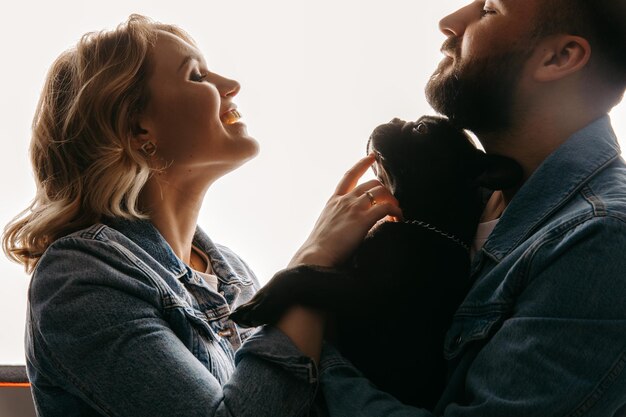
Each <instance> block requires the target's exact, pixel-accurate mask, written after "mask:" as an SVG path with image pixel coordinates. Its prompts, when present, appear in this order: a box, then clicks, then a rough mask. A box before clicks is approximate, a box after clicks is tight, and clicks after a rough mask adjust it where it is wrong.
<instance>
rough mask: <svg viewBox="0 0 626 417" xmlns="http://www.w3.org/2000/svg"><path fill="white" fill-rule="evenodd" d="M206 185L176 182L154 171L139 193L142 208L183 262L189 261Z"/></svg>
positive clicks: (206, 188) (187, 262)
mask: <svg viewBox="0 0 626 417" xmlns="http://www.w3.org/2000/svg"><path fill="white" fill-rule="evenodd" d="M207 190H208V185H207V184H204V185H203V186H195V187H194V186H193V184H191V185H190V184H175V183H172V182H171V181H169V180H168V179H167V178H166V177H164V176H161V175H159V174H155V175H154V176H153V177H152V178H150V180H148V182H147V183H146V185H145V186H144V189H143V190H142V193H141V199H140V201H141V208H142V210H143V211H144V212H147V213H148V214H149V216H150V220H151V221H152V223H153V224H154V226H155V227H156V228H157V230H158V231H159V233H161V235H162V236H163V238H164V239H165V240H166V241H167V243H168V244H169V245H170V246H171V247H172V250H173V251H174V253H175V254H176V256H178V257H179V258H180V259H181V260H182V261H183V262H185V263H186V264H187V265H190V263H191V262H190V256H191V253H192V249H191V248H192V242H193V237H194V234H195V231H196V224H197V221H198V215H199V213H200V207H201V206H202V201H203V199H204V196H205V194H206V191H207Z"/></svg>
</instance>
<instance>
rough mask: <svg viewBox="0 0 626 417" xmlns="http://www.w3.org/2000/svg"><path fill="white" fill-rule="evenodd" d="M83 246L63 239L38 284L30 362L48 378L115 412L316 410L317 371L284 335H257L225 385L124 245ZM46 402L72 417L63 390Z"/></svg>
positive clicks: (235, 413) (105, 410)
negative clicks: (191, 346)
mask: <svg viewBox="0 0 626 417" xmlns="http://www.w3.org/2000/svg"><path fill="white" fill-rule="evenodd" d="M80 243H81V244H77V243H76V242H74V241H73V239H63V241H59V242H57V243H55V245H54V247H52V248H51V249H50V251H51V252H49V253H47V254H46V256H45V258H42V261H41V262H42V264H41V265H39V267H38V271H39V272H38V274H37V275H36V276H35V277H33V281H32V284H31V290H30V329H29V336H28V337H30V338H31V341H30V342H29V345H30V346H28V349H30V350H31V351H33V352H34V353H30V354H28V356H29V358H28V359H29V362H30V364H31V366H33V367H34V368H35V369H37V371H38V372H37V375H41V377H42V380H48V381H54V383H55V385H61V386H62V388H63V391H64V392H69V393H71V394H72V395H73V397H75V398H78V399H80V401H81V402H82V403H83V404H87V405H88V406H89V407H90V408H92V409H94V410H97V412H98V413H100V414H101V415H107V416H116V417H121V416H133V417H136V416H157V415H158V416H186V417H192V416H198V417H199V416H203V417H206V416H251V417H252V416H254V417H259V416H268V417H269V416H271V417H277V416H289V417H292V416H301V415H306V414H307V412H308V408H309V406H310V404H311V403H312V401H313V398H314V396H315V392H316V389H317V368H316V365H315V364H314V363H313V361H312V360H311V359H309V358H308V357H305V356H303V355H302V354H301V353H300V351H299V350H298V349H297V348H296V347H295V346H294V345H293V344H292V343H291V341H290V340H289V339H288V338H287V337H286V336H285V335H284V334H282V333H281V332H280V331H278V330H277V329H274V328H265V329H261V330H260V331H259V332H258V333H257V334H255V335H253V336H251V337H250V338H249V339H250V340H249V341H247V342H246V343H245V344H244V345H243V346H242V347H241V348H240V350H239V351H238V353H237V356H236V369H235V371H234V374H233V375H232V377H231V378H230V379H229V381H228V382H227V383H226V384H224V385H223V386H220V384H218V382H217V380H216V379H215V378H214V377H213V376H212V374H211V373H210V372H209V371H208V370H207V368H206V367H205V366H204V365H203V364H202V363H200V361H199V360H198V359H197V358H196V357H195V356H194V355H193V354H192V353H191V352H190V351H189V350H188V349H187V348H186V347H185V345H184V344H183V343H182V342H181V340H180V339H179V337H178V336H177V335H176V334H174V333H173V331H172V330H171V328H170V327H169V326H168V323H167V322H166V321H165V320H164V318H163V317H164V315H165V314H168V313H167V312H166V311H163V308H162V302H161V295H160V294H159V293H158V291H159V290H158V289H157V288H155V286H153V285H150V283H149V280H148V279H147V278H146V277H145V274H142V272H141V270H140V269H139V268H137V267H136V266H135V265H133V263H132V262H130V261H129V259H127V258H125V256H124V253H123V251H119V250H116V249H115V247H114V246H113V245H110V244H106V243H103V242H98V241H91V242H89V245H85V244H84V242H80ZM210 360H228V359H224V358H222V359H220V358H210ZM35 382H37V381H35ZM35 385H36V384H35ZM48 392H50V390H48ZM46 400H49V402H50V403H49V404H47V405H46V404H42V405H43V407H44V408H46V409H47V410H49V411H50V413H49V414H46V415H64V416H65V415H69V414H65V413H63V412H59V411H58V410H59V409H60V408H62V406H63V405H62V404H56V405H55V404H54V402H55V401H56V399H55V398H54V395H51V396H50V397H49V398H47V399H46V398H44V399H43V401H44V402H45V401H46ZM65 405H66V406H67V404H65ZM72 407H73V406H71V405H70V406H68V407H67V408H68V409H73V408H72ZM55 408H56V409H57V411H56V414H55V411H54V409H55ZM89 415H91V414H89Z"/></svg>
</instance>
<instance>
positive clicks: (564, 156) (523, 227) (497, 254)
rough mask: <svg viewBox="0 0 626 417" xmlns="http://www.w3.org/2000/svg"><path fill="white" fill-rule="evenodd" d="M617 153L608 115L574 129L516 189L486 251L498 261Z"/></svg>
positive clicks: (617, 156)
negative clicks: (573, 132) (577, 129)
mask: <svg viewBox="0 0 626 417" xmlns="http://www.w3.org/2000/svg"><path fill="white" fill-rule="evenodd" d="M619 155H620V149H619V144H618V142H617V137H616V136H615V133H614V132H613V129H612V127H611V122H610V119H609V116H604V117H602V118H600V119H598V120H596V121H595V122H593V123H591V124H590V125H588V126H587V127H585V128H584V129H582V130H580V131H578V132H576V133H575V134H574V135H572V136H571V137H570V138H569V139H568V140H567V141H566V142H565V143H564V144H563V145H561V146H560V147H559V148H558V149H557V150H556V151H554V152H553V153H552V154H551V155H550V156H549V157H548V158H547V159H546V160H545V161H544V162H543V163H542V164H541V165H540V167H539V168H538V169H537V170H536V171H535V173H534V174H533V175H532V176H531V177H530V178H529V179H528V180H527V181H526V183H525V184H524V185H523V186H522V188H521V189H520V190H519V191H518V192H517V194H516V195H515V197H514V198H513V200H512V201H511V203H510V204H509V206H508V207H507V209H506V211H505V212H504V215H503V216H502V218H501V219H500V221H499V222H498V224H497V226H496V228H495V229H494V231H493V232H492V233H491V235H490V236H489V239H488V241H487V242H486V243H485V246H484V247H483V251H484V252H485V254H486V255H487V256H489V257H490V258H492V259H493V260H494V261H496V262H500V261H501V260H502V259H503V258H504V257H505V256H506V255H508V254H509V253H510V252H511V251H513V249H515V248H516V247H517V246H519V245H520V244H521V243H522V242H523V241H524V240H526V239H527V238H528V237H529V236H530V235H531V234H532V233H534V232H535V231H536V230H537V229H538V228H539V227H540V226H541V225H542V224H543V223H544V222H545V221H546V220H547V219H548V218H549V217H550V216H551V215H552V214H553V213H554V212H555V211H557V210H558V209H559V208H560V207H562V206H563V205H564V204H565V203H567V202H568V201H569V200H570V199H571V198H572V197H573V196H574V195H575V194H576V192H578V191H579V190H580V189H581V188H582V187H583V186H584V185H585V184H586V183H587V182H588V181H589V180H590V179H591V178H592V177H593V176H594V175H596V174H597V173H598V172H600V171H602V170H603V169H604V168H605V167H606V166H607V165H608V164H610V163H611V162H612V161H614V160H615V159H617V158H619Z"/></svg>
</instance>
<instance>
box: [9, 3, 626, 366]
mask: <svg viewBox="0 0 626 417" xmlns="http://www.w3.org/2000/svg"><path fill="white" fill-rule="evenodd" d="M468 1H469V0H468ZM464 3H465V2H464V1H462V0H438V1H436V2H423V1H420V0H385V1H381V0H315V1H298V0H263V1H258V0H238V1H227V0H222V1H219V2H218V1H215V0H204V1H202V2H199V1H147V0H132V1H131V0H107V1H99V2H80V3H79V2H71V1H67V0H65V1H63V0H57V1H53V2H48V1H45V2H44V1H41V2H40V3H39V4H37V3H36V2H35V3H34V2H33V1H30V2H8V4H9V5H10V6H8V5H7V3H4V4H3V10H2V16H3V19H2V24H1V25H0V46H1V49H0V51H1V52H0V53H1V54H2V64H1V65H0V141H2V152H0V175H1V178H2V187H3V188H2V197H0V198H1V204H0V224H2V225H4V224H6V223H7V222H8V221H9V219H10V218H12V217H13V216H14V215H15V214H17V213H18V212H19V211H21V210H22V209H24V208H25V207H26V206H27V204H28V203H29V201H30V200H31V198H32V196H33V195H34V186H33V180H32V174H31V168H30V163H29V161H28V157H27V153H28V143H29V138H30V136H29V135H30V123H31V118H32V115H33V112H34V109H35V105H36V102H37V99H38V96H39V92H40V90H41V88H42V85H43V80H44V77H45V74H46V71H47V69H48V67H49V66H50V64H51V63H52V61H53V60H54V59H55V58H56V56H58V54H59V53H60V52H62V51H63V50H65V49H67V48H69V47H71V46H72V45H74V44H75V43H76V41H77V40H78V39H79V37H80V35H82V34H83V33H85V32H88V31H93V30H101V29H110V28H112V27H114V26H115V25H117V24H118V23H120V22H122V21H124V20H125V19H126V17H127V16H128V15H129V14H131V13H141V14H145V15H147V16H149V17H152V18H153V19H155V20H159V21H162V22H166V23H174V24H177V25H179V26H181V27H182V28H184V29H185V30H187V31H188V32H189V33H190V34H191V35H192V37H194V38H195V40H196V41H197V43H198V45H199V47H200V49H201V50H202V51H203V52H204V54H205V56H206V58H207V61H208V62H209V66H210V68H211V69H212V70H213V71H215V72H218V73H221V74H223V75H225V76H228V77H231V78H234V79H237V80H238V81H239V82H240V83H241V84H242V91H241V93H240V95H239V96H238V98H237V99H236V102H237V104H238V106H239V109H240V110H241V113H242V114H243V116H244V120H245V122H246V123H247V125H248V131H249V132H250V133H251V134H252V135H253V136H254V137H256V138H257V139H258V140H259V142H260V143H261V154H260V155H259V156H258V157H257V158H256V159H255V160H253V161H252V162H250V163H248V164H247V165H245V166H244V167H242V168H241V169H240V170H238V171H236V172H234V173H232V174H230V175H228V176H227V177H225V178H223V179H222V180H220V181H219V182H218V183H217V184H215V185H214V187H213V189H212V190H210V191H209V194H208V197H207V200H206V201H205V206H204V209H203V211H202V213H201V216H200V220H199V223H200V225H201V226H202V227H204V228H205V230H207V231H208V232H209V234H210V235H211V236H212V238H213V239H214V240H216V241H219V242H220V243H223V244H226V245H228V246H230V247H231V248H233V249H234V250H235V251H236V252H238V253H239V254H240V255H241V256H242V257H243V258H244V259H246V260H247V262H248V263H249V264H250V265H251V266H252V268H253V269H254V270H255V271H256V272H257V274H258V276H259V278H260V280H261V282H265V281H266V280H267V279H269V278H270V277H271V275H272V274H273V273H274V272H275V271H277V270H278V269H280V268H282V267H283V266H284V265H285V264H286V263H287V262H288V260H289V258H290V256H291V254H292V253H293V252H294V251H295V249H296V248H297V247H298V246H299V244H300V243H301V242H302V241H303V240H304V239H305V237H306V235H307V233H308V231H309V229H310V228H311V226H312V225H313V223H314V221H315V219H316V218H317V215H318V213H319V211H320V210H321V208H322V207H323V205H324V203H325V201H326V199H327V198H328V196H329V195H330V193H331V192H332V190H333V189H334V187H335V184H336V182H337V181H338V180H339V178H340V177H341V175H342V174H343V172H344V171H345V170H346V169H347V168H348V167H350V166H351V165H352V164H353V163H354V162H355V161H356V160H357V159H358V158H360V157H361V156H363V155H364V154H365V143H366V139H367V137H368V136H369V133H370V131H371V130H372V129H373V128H374V127H375V126H376V125H378V124H380V123H383V122H386V121H388V120H390V119H391V118H392V117H395V116H397V117H401V118H405V119H415V118H417V117H418V116H419V115H421V114H425V113H432V110H431V109H430V107H429V106H428V105H427V103H426V102H425V100H424V94H423V87H424V85H425V84H426V81H427V80H428V77H429V76H430V75H431V74H432V72H433V70H434V69H435V67H436V65H437V63H438V62H439V60H440V59H441V55H440V53H439V48H440V46H441V43H442V41H443V39H444V37H443V35H442V34H441V33H440V32H439V31H438V28H437V23H438V21H439V19H440V18H441V17H443V16H444V15H445V14H447V13H449V12H450V11H452V10H455V9H456V8H457V7H459V6H461V5H463V4H464ZM625 116H626V106H625V105H621V106H620V107H618V108H616V109H615V110H614V111H613V113H612V117H613V121H614V125H615V129H616V131H617V133H618V136H620V137H622V138H626V122H625V120H626V118H625ZM486 117H488V115H486ZM27 286H28V276H27V275H26V274H25V273H24V272H23V271H22V269H21V267H19V266H18V265H15V264H11V263H10V262H9V261H7V260H6V259H5V258H4V257H0V294H1V298H0V300H1V301H0V364H11V363H17V364H19V363H24V359H23V348H22V339H23V327H24V312H25V309H26V290H27Z"/></svg>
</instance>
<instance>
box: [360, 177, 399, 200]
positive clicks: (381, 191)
mask: <svg viewBox="0 0 626 417" xmlns="http://www.w3.org/2000/svg"><path fill="white" fill-rule="evenodd" d="M372 185H373V186H372V187H364V188H363V189H359V187H357V188H355V189H354V191H353V192H354V193H355V195H356V196H358V198H359V200H360V201H363V204H365V205H367V204H369V205H370V206H376V205H378V206H380V205H383V204H388V203H389V204H392V205H395V206H397V205H398V200H396V198H395V197H394V196H393V194H391V193H390V192H389V190H387V188H385V187H384V186H382V185H381V184H380V182H378V181H375V182H374V183H373V184H372ZM359 194H360V196H359Z"/></svg>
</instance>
